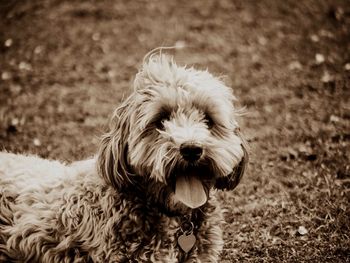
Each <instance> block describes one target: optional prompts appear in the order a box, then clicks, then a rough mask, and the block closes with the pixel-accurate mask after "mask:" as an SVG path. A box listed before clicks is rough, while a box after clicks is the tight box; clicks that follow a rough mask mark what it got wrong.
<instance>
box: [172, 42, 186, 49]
mask: <svg viewBox="0 0 350 263" xmlns="http://www.w3.org/2000/svg"><path fill="white" fill-rule="evenodd" d="M174 46H175V48H178V49H181V48H184V47H185V46H186V42H185V41H183V40H178V41H176V42H175V45H174Z"/></svg>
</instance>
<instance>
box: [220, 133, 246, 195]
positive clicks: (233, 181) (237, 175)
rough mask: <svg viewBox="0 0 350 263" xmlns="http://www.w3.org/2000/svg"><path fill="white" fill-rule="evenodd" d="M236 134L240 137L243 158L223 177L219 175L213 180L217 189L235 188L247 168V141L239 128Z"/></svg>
mask: <svg viewBox="0 0 350 263" xmlns="http://www.w3.org/2000/svg"><path fill="white" fill-rule="evenodd" d="M236 134H237V135H238V136H239V137H241V140H242V143H241V147H242V150H243V158H242V160H241V161H240V163H239V164H238V165H237V166H236V167H235V168H234V169H233V171H232V172H231V173H230V174H229V175H227V176H225V177H219V178H217V179H216V181H215V188H217V189H219V190H233V189H235V188H236V186H237V185H238V184H239V182H240V181H241V178H242V176H243V174H244V172H245V170H246V168H247V165H248V162H249V155H248V151H247V143H246V141H245V140H244V139H243V138H242V135H241V133H240V131H239V130H237V131H236Z"/></svg>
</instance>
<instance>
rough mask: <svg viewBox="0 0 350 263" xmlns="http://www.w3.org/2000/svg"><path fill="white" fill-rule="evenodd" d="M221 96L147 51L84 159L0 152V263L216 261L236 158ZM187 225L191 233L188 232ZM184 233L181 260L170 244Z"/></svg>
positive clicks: (229, 115) (239, 144)
mask: <svg viewBox="0 0 350 263" xmlns="http://www.w3.org/2000/svg"><path fill="white" fill-rule="evenodd" d="M234 99H235V98H234V96H233V95H232V91H231V89H230V88H228V87H226V86H225V85H224V83H223V82H222V81H220V80H219V79H217V78H215V77H214V76H213V75H211V74H210V73H208V72H207V71H200V70H195V69H193V68H187V67H180V66H178V65H176V64H175V63H174V62H173V61H172V59H170V58H169V57H167V56H165V55H163V54H161V52H153V53H150V54H149V55H147V56H146V58H145V60H144V63H143V65H142V68H141V69H140V71H139V73H138V74H137V76H136V78H135V82H134V92H133V93H132V94H131V95H130V96H129V97H128V98H127V99H126V100H125V101H124V102H123V103H122V104H121V105H120V106H119V107H118V108H117V109H116V110H115V112H114V114H113V117H112V120H111V123H110V131H109V132H108V133H107V134H105V135H104V136H103V138H102V142H101V146H100V150H99V152H98V154H97V157H96V158H95V159H91V160H86V161H80V162H76V163H73V164H70V165H65V164H62V163H60V162H57V161H49V160H44V159H41V158H38V157H35V156H24V155H15V154H11V153H0V261H1V262H3V261H5V262H217V261H218V259H219V255H220V252H221V250H222V247H223V239H222V230H221V225H222V223H223V217H222V211H221V209H220V206H219V203H218V201H217V200H216V199H215V195H214V194H215V189H225V190H232V189H233V188H235V187H236V185H237V184H238V183H239V180H240V178H241V176H242V175H243V172H244V168H245V164H246V162H247V152H246V150H245V147H244V142H243V141H242V138H241V136H240V133H239V130H238V125H237V123H236V121H235V119H236V116H237V112H236V111H235V110H234V107H233V101H234ZM190 225H193V229H192V228H190V229H189V226H190ZM184 232H185V233H186V232H193V234H194V236H195V237H196V242H195V244H194V246H193V247H192V249H190V251H189V252H187V253H186V252H185V251H183V250H182V249H181V248H180V246H179V244H178V238H179V236H180V235H181V234H183V233H184Z"/></svg>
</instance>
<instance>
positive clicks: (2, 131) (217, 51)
mask: <svg viewBox="0 0 350 263" xmlns="http://www.w3.org/2000/svg"><path fill="white" fill-rule="evenodd" d="M349 28H350V2H349V1H347V0H343V1H341V0H339V1H330V0H329V1H328V0H325V1H319V0H309V1H293V0H285V1H278V0H265V1H262V0H261V1H244V0H237V1H229V0H216V1H201V0H192V1H184V0H181V1H157V0H150V1H146V0H143V1H126V0H123V1H117V0H116V1H107V0H99V1H97V0H96V1H87V0H79V1H78V0H70V1H68V0H22V1H18V0H8V1H1V2H0V74H1V76H0V149H1V150H4V149H5V150H7V151H13V152H20V153H35V154H38V155H40V156H43V157H45V158H55V159H60V160H62V161H67V162H70V161H73V160H77V159H81V158H86V157H89V156H91V155H93V154H94V153H95V151H96V147H97V145H98V142H99V136H100V135H101V134H102V132H103V131H104V130H105V128H106V124H107V121H108V118H109V116H110V114H111V112H112V111H113V109H114V108H115V107H116V105H118V103H119V102H120V101H121V100H122V99H123V98H125V96H127V95H128V93H129V92H130V88H131V86H132V80H133V78H134V76H135V74H136V72H137V69H138V67H139V66H140V63H141V61H142V58H143V56H144V55H145V54H146V53H147V52H148V51H149V50H151V49H153V48H155V47H158V46H173V45H175V46H186V48H184V49H181V50H178V51H176V52H174V55H175V58H176V60H177V61H178V62H179V63H180V64H189V65H190V64H194V65H195V66H196V67H197V68H201V69H205V68H208V69H209V70H210V71H211V72H213V73H214V74H216V75H225V76H226V79H227V83H228V84H229V85H230V86H232V88H233V89H234V93H235V95H236V96H237V98H238V101H237V106H238V107H246V109H245V114H244V115H243V116H242V117H241V119H240V120H239V121H240V123H241V126H242V131H243V132H244V133H245V136H246V137H247V139H248V141H249V144H250V155H251V158H250V159H251V161H250V165H249V169H248V172H247V174H246V175H245V177H244V179H243V181H242V183H241V184H240V185H239V186H238V187H237V188H236V189H235V191H233V192H229V193H219V195H220V197H221V199H222V204H223V206H224V207H225V208H226V209H227V212H226V215H225V219H226V222H227V224H226V227H225V230H224V233H225V234H224V235H225V248H224V252H223V254H222V262H350V207H349V200H350V102H349V100H350V33H349V32H350V30H349Z"/></svg>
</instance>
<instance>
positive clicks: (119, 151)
mask: <svg viewBox="0 0 350 263" xmlns="http://www.w3.org/2000/svg"><path fill="white" fill-rule="evenodd" d="M129 102H130V101H129V100H126V101H125V102H124V103H123V104H122V105H121V106H120V107H118V108H117V109H116V110H115V111H114V113H113V116H112V119H111V122H110V131H109V132H108V133H106V134H105V135H104V136H103V137H102V141H101V145H100V149H99V153H98V159H97V168H98V172H99V174H100V175H101V176H102V177H103V179H104V180H106V182H107V183H109V184H110V185H112V186H113V187H115V188H116V189H121V188H122V187H123V186H125V185H127V184H129V183H130V181H131V179H130V178H131V177H130V176H131V172H130V169H129V166H128V160H127V154H128V143H127V140H128V134H129V132H130V131H129V130H130V120H129V118H130V104H129V105H128V103H129Z"/></svg>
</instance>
